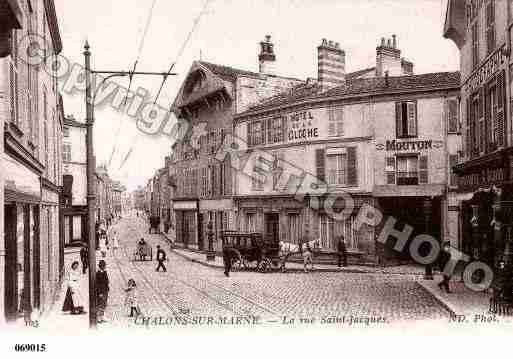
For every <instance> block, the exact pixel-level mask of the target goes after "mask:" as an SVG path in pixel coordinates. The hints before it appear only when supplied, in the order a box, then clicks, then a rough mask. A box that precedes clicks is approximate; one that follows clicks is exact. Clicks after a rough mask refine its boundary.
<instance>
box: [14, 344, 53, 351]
mask: <svg viewBox="0 0 513 359" xmlns="http://www.w3.org/2000/svg"><path fill="white" fill-rule="evenodd" d="M14 350H15V351H17V352H36V353H38V352H39V353H40V352H44V351H46V344H16V345H15V346H14Z"/></svg>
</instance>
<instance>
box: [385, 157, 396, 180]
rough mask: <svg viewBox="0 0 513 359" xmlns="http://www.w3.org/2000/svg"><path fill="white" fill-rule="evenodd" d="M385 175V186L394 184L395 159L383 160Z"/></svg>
mask: <svg viewBox="0 0 513 359" xmlns="http://www.w3.org/2000/svg"><path fill="white" fill-rule="evenodd" d="M385 165H386V167H385V175H386V181H387V182H386V183H387V184H395V166H396V164H395V157H387V158H385Z"/></svg>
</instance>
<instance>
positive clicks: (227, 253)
mask: <svg viewBox="0 0 513 359" xmlns="http://www.w3.org/2000/svg"><path fill="white" fill-rule="evenodd" d="M238 257H239V253H238V252H237V251H236V250H235V249H234V248H231V247H225V248H223V264H224V275H225V276H227V277H229V276H230V271H231V270H232V261H233V259H236V258H238Z"/></svg>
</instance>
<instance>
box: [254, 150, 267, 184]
mask: <svg viewBox="0 0 513 359" xmlns="http://www.w3.org/2000/svg"><path fill="white" fill-rule="evenodd" d="M264 161H265V159H263V158H262V157H255V158H254V162H253V170H252V171H251V183H252V188H253V191H263V190H264V183H265V182H266V176H265V173H262V172H263V168H262V166H264V165H265V164H264V163H263V162H264Z"/></svg>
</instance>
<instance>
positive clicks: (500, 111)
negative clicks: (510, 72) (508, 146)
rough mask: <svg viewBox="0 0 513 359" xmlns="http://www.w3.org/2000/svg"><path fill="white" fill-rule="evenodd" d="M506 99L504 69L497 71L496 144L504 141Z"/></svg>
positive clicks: (500, 144) (499, 144)
mask: <svg viewBox="0 0 513 359" xmlns="http://www.w3.org/2000/svg"><path fill="white" fill-rule="evenodd" d="M505 101H506V86H505V83H504V71H501V72H499V74H498V75H497V118H496V121H495V122H496V126H497V146H499V147H501V146H504V143H505V139H504V137H505V132H506V131H505V123H504V122H505V121H504V117H505V116H504V112H505V106H504V103H505Z"/></svg>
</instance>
